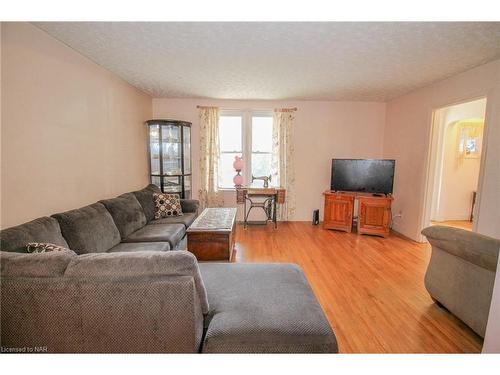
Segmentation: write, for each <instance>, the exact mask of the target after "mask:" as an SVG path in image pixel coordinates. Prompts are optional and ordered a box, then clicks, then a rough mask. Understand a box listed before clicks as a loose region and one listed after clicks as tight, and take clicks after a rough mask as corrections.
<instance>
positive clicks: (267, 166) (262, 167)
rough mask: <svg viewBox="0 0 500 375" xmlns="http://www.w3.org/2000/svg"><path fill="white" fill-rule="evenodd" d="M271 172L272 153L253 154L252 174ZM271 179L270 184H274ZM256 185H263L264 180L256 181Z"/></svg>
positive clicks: (255, 175)
mask: <svg viewBox="0 0 500 375" xmlns="http://www.w3.org/2000/svg"><path fill="white" fill-rule="evenodd" d="M270 174H271V154H252V175H253V176H254V177H258V176H269V175H270ZM273 182H274V181H271V183H270V184H269V185H273ZM253 185H254V186H262V185H263V181H254V183H253Z"/></svg>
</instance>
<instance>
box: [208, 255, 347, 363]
mask: <svg viewBox="0 0 500 375" xmlns="http://www.w3.org/2000/svg"><path fill="white" fill-rule="evenodd" d="M199 267H200V271H201V274H202V277H203V281H204V283H205V287H206V289H207V294H208V301H209V305H210V311H209V313H208V315H207V316H206V317H205V330H206V332H205V338H204V341H203V346H202V352H203V353H337V352H338V347H337V340H336V339H335V335H334V334H333V331H332V329H331V328H330V325H329V324H328V321H327V320H326V317H325V315H324V313H323V310H322V309H321V307H320V306H319V304H318V302H317V300H316V297H315V296H314V294H313V292H312V290H311V288H310V287H309V284H308V282H307V280H306V278H305V277H304V274H303V272H302V270H301V269H300V268H299V267H298V266H296V265H293V264H227V263H226V264H218V263H203V264H202V263H200V264H199Z"/></svg>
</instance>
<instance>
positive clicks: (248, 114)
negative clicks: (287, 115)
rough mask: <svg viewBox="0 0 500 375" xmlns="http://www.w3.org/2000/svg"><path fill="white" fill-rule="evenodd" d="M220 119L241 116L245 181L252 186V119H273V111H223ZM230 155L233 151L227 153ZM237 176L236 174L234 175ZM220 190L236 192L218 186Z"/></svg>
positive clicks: (232, 188)
mask: <svg viewBox="0 0 500 375" xmlns="http://www.w3.org/2000/svg"><path fill="white" fill-rule="evenodd" d="M219 115H220V117H222V116H241V147H242V150H241V155H242V157H243V174H242V175H243V179H244V181H245V185H251V184H252V117H253V116H256V117H258V116H262V117H272V116H273V111H272V110H265V109H259V110H257V109H245V110H238V109H221V110H220V114H219ZM219 134H220V133H219ZM219 152H220V154H222V153H223V151H222V150H220V151H219ZM225 152H226V153H230V152H233V151H225ZM234 174H235V175H236V172H235V173H234ZM218 188H219V190H235V188H234V187H230V188H229V187H221V186H218Z"/></svg>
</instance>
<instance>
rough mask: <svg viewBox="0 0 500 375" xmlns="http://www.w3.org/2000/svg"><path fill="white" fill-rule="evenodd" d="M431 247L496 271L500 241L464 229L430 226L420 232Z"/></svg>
mask: <svg viewBox="0 0 500 375" xmlns="http://www.w3.org/2000/svg"><path fill="white" fill-rule="evenodd" d="M422 234H423V235H424V236H426V237H427V239H428V240H429V243H430V244H431V245H432V247H433V248H434V247H436V248H439V249H441V250H443V251H446V252H447V253H450V254H452V255H455V256H457V257H459V258H462V259H464V260H466V261H468V262H470V263H472V264H475V265H477V266H480V267H482V268H485V269H488V270H491V271H493V272H495V271H496V268H497V262H498V253H499V249H500V240H497V239H495V238H492V237H488V236H484V235H482V234H479V233H475V232H470V231H466V230H464V229H458V228H452V227H445V226H440V225H435V226H430V227H427V228H424V229H423V230H422Z"/></svg>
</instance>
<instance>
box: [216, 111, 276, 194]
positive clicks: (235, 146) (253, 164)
mask: <svg viewBox="0 0 500 375" xmlns="http://www.w3.org/2000/svg"><path fill="white" fill-rule="evenodd" d="M272 141H273V118H272V114H271V113H270V112H253V111H245V112H239V111H238V112H235V111H221V116H220V119H219V149H220V158H219V188H222V189H231V188H234V183H233V177H234V175H235V174H236V172H235V170H234V168H233V161H234V157H235V156H236V155H238V156H241V157H243V168H244V169H243V172H242V174H243V179H244V183H245V185H250V184H251V182H252V175H253V176H255V177H258V176H269V175H270V174H271V153H272ZM275 182H276V181H271V183H270V185H271V186H273V185H274V183H275ZM262 185H263V181H262V180H258V181H255V182H254V183H253V186H262Z"/></svg>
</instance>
